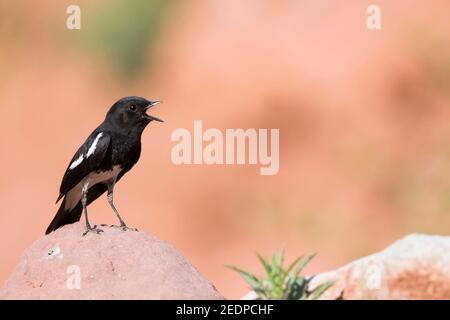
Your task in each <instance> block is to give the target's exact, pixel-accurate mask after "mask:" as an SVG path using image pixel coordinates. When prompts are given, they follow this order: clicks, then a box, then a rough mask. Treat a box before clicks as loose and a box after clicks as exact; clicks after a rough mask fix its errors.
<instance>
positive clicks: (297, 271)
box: [294, 253, 317, 278]
mask: <svg viewBox="0 0 450 320" xmlns="http://www.w3.org/2000/svg"><path fill="white" fill-rule="evenodd" d="M316 254H317V253H313V254H311V255H309V256H306V257H303V258H302V259H301V260H300V263H299V265H298V267H297V269H295V272H294V277H295V278H297V277H298V275H299V274H300V272H302V270H303V269H304V268H305V267H306V265H307V264H308V263H309V262H310V261H311V260H312V259H313V258H314V257H315V256H316Z"/></svg>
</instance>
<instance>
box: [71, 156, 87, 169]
mask: <svg viewBox="0 0 450 320" xmlns="http://www.w3.org/2000/svg"><path fill="white" fill-rule="evenodd" d="M83 159H84V156H83V155H82V154H81V155H80V156H79V157H78V159H77V160H75V161H74V162H72V163H71V164H70V167H69V169H70V170H73V169H75V168H76V167H78V165H79V164H80V163H82V162H83Z"/></svg>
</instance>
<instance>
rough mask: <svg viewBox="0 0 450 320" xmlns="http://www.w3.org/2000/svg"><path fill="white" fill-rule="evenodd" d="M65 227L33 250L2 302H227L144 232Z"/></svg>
mask: <svg viewBox="0 0 450 320" xmlns="http://www.w3.org/2000/svg"><path fill="white" fill-rule="evenodd" d="M101 228H102V229H103V230H104V232H103V233H102V234H100V235H97V234H92V233H90V234H88V235H86V236H84V237H83V236H82V234H83V231H84V227H83V225H82V224H81V223H77V224H72V225H69V226H65V227H63V228H61V229H59V230H57V231H56V232H53V233H51V234H50V235H48V236H45V237H43V238H41V239H40V240H38V241H36V242H35V243H34V244H33V245H32V246H31V247H30V248H28V249H27V250H26V251H25V253H24V254H23V257H22V258H21V260H20V262H19V264H18V265H17V266H16V268H15V270H14V271H13V273H12V275H11V276H10V278H9V279H8V281H7V282H6V285H5V286H4V288H2V289H1V290H0V299H222V296H221V295H220V294H219V293H218V292H217V290H216V289H215V288H214V286H213V285H212V284H211V283H210V282H209V281H208V280H206V279H205V278H204V277H203V276H202V275H201V274H200V273H199V272H198V271H197V270H196V269H195V268H194V267H193V266H192V265H191V264H190V263H189V262H188V261H187V260H186V259H185V258H184V257H183V256H182V255H181V254H180V253H178V251H176V250H175V249H174V248H173V247H172V246H171V245H169V244H167V243H166V242H164V241H161V240H159V239H157V238H156V237H154V236H152V235H149V234H146V233H144V232H136V231H122V230H120V229H119V228H117V227H101Z"/></svg>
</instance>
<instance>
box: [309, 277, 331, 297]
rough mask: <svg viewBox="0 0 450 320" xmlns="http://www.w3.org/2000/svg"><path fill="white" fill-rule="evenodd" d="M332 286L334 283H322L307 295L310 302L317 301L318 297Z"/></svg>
mask: <svg viewBox="0 0 450 320" xmlns="http://www.w3.org/2000/svg"><path fill="white" fill-rule="evenodd" d="M333 285H334V281H328V282H325V283H322V284H321V285H319V286H317V287H316V288H315V289H314V290H313V291H312V292H311V294H310V295H309V299H310V300H317V299H318V298H320V296H321V295H322V294H323V293H324V292H325V291H326V290H328V289H329V288H330V287H331V286H333Z"/></svg>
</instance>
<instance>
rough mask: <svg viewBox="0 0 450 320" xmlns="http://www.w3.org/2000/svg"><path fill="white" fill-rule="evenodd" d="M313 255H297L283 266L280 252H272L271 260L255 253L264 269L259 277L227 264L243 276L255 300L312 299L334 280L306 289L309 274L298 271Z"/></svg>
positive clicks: (282, 257) (309, 280) (318, 295)
mask: <svg viewBox="0 0 450 320" xmlns="http://www.w3.org/2000/svg"><path fill="white" fill-rule="evenodd" d="M315 255H316V254H312V255H307V256H301V257H298V258H297V259H295V260H294V261H293V262H292V263H291V264H290V265H289V266H288V267H287V268H286V269H285V268H284V267H283V264H284V253H283V252H275V253H274V254H273V255H272V259H271V260H269V259H265V258H263V257H262V256H260V255H259V254H257V256H258V259H259V261H260V262H261V264H262V265H263V267H264V270H265V273H266V274H265V275H264V276H263V277H260V278H258V277H256V276H255V275H253V274H251V273H250V272H247V271H245V270H242V269H239V268H236V267H234V266H227V267H228V268H230V269H232V270H235V271H236V272H238V273H239V274H240V275H241V276H242V277H243V278H244V280H245V281H246V282H247V283H248V284H249V285H250V287H251V288H252V289H253V291H254V292H255V293H256V294H257V295H258V299H259V300H316V299H318V298H319V297H320V296H321V295H322V294H323V293H324V292H325V291H326V290H327V289H328V288H330V287H331V286H332V285H333V284H334V282H325V283H323V284H321V285H318V286H317V287H315V288H314V289H312V290H310V288H309V284H310V282H311V280H312V279H313V277H303V276H301V275H300V273H301V272H302V270H303V269H304V268H305V266H306V265H307V264H308V263H309V262H310V261H311V260H312V259H313V258H314V256H315Z"/></svg>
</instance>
